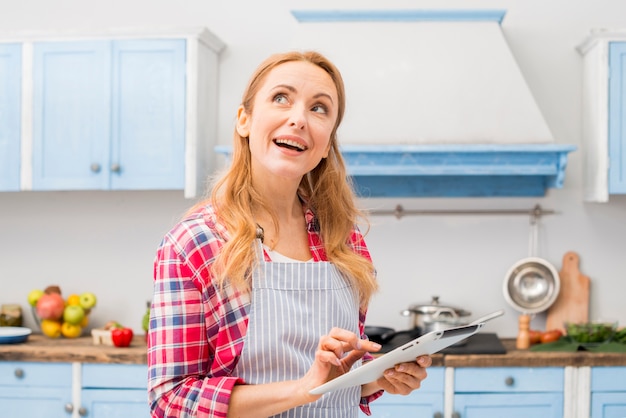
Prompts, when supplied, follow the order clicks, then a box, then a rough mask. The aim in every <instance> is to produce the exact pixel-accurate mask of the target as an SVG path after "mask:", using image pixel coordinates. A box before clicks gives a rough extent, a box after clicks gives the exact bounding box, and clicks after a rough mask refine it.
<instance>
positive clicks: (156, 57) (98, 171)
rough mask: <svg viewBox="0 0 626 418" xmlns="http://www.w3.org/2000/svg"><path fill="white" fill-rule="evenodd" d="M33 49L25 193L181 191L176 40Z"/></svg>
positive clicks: (179, 51)
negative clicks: (29, 160)
mask: <svg viewBox="0 0 626 418" xmlns="http://www.w3.org/2000/svg"><path fill="white" fill-rule="evenodd" d="M33 50H34V52H33V54H34V55H33V101H34V104H33V150H32V152H33V156H32V157H33V158H32V159H33V172H32V189H33V190H161V189H182V188H184V186H185V103H186V90H185V86H186V84H185V83H186V56H185V55H186V41H185V40H184V39H146V40H93V41H72V42H69V41H67V42H36V43H35V44H34V47H33Z"/></svg>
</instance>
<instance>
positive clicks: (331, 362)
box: [300, 328, 381, 402]
mask: <svg viewBox="0 0 626 418" xmlns="http://www.w3.org/2000/svg"><path fill="white" fill-rule="evenodd" d="M380 348H381V346H380V344H377V343H375V342H373V341H369V340H362V339H361V338H360V337H359V336H358V335H357V334H355V333H353V332H350V331H348V330H345V329H342V328H333V329H331V330H330V332H329V333H328V335H324V336H322V337H321V338H320V340H319V344H318V346H317V350H316V351H315V360H314V362H313V365H312V366H311V368H310V369H309V371H308V372H307V373H306V375H304V377H302V379H300V380H301V382H302V383H303V384H302V385H301V388H302V389H303V390H304V391H305V393H304V395H305V396H306V397H307V398H309V399H310V402H312V401H315V400H316V399H319V398H320V397H321V396H322V395H311V394H309V391H310V390H311V389H313V388H316V387H317V386H319V385H321V384H324V383H326V382H328V381H329V380H332V379H334V378H336V377H338V376H341V375H342V374H345V373H347V372H349V371H350V369H351V368H352V366H353V365H354V363H356V362H357V361H358V360H359V359H361V358H362V357H363V356H364V355H365V353H367V352H376V351H378V350H380Z"/></svg>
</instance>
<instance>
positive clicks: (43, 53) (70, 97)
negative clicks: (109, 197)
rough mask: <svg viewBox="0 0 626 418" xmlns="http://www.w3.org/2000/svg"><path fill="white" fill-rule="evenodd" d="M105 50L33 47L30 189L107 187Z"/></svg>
mask: <svg viewBox="0 0 626 418" xmlns="http://www.w3.org/2000/svg"><path fill="white" fill-rule="evenodd" d="M110 46H111V44H110V42H108V41H93V42H87V41H82V42H40V43H37V44H35V45H34V57H33V77H34V79H33V100H34V109H33V190H87V189H105V188H107V187H108V170H109V142H110V141H109V137H110V87H111V82H110V74H111V64H110V57H111V53H110Z"/></svg>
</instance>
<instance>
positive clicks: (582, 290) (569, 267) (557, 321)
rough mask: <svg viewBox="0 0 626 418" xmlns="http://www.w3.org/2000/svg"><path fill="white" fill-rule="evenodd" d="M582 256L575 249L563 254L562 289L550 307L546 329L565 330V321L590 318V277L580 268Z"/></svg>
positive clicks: (560, 274) (584, 320)
mask: <svg viewBox="0 0 626 418" xmlns="http://www.w3.org/2000/svg"><path fill="white" fill-rule="evenodd" d="M579 265H580V257H578V254H576V253H575V252H573V251H569V252H567V253H565V255H564V256H563V266H562V267H561V271H560V272H559V278H560V280H561V290H560V292H559V296H558V297H557V299H556V301H555V302H554V304H553V305H552V306H551V307H550V308H549V309H548V316H547V318H546V330H551V329H560V330H561V331H563V332H564V331H565V327H564V323H565V322H566V321H570V322H587V321H588V320H589V287H590V280H589V277H587V276H585V275H583V274H582V273H581V272H580V270H579V267H578V266H579Z"/></svg>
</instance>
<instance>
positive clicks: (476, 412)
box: [454, 393, 563, 418]
mask: <svg viewBox="0 0 626 418" xmlns="http://www.w3.org/2000/svg"><path fill="white" fill-rule="evenodd" d="M454 412H456V413H458V414H459V415H460V416H461V417H463V418H503V417H506V418H528V417H542V418H562V417H563V395H562V394H560V393H477V394H455V395H454Z"/></svg>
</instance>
